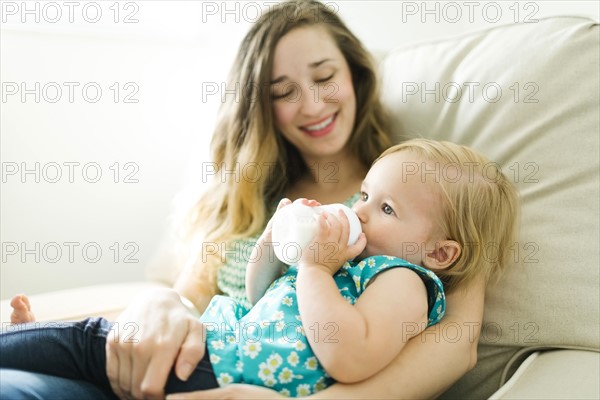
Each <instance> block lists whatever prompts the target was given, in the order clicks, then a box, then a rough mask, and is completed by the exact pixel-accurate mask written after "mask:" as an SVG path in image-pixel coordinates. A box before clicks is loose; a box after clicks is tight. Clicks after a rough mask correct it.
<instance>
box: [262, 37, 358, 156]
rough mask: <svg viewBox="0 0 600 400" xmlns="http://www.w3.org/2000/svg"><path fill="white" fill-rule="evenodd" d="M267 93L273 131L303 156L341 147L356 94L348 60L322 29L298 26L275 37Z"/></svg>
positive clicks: (349, 127) (347, 135)
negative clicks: (277, 40)
mask: <svg viewBox="0 0 600 400" xmlns="http://www.w3.org/2000/svg"><path fill="white" fill-rule="evenodd" d="M271 94H272V99H273V112H274V115H275V124H276V127H277V129H278V130H279V131H280V132H281V133H282V134H283V136H284V137H285V138H286V139H287V140H288V141H289V142H290V143H292V144H293V145H294V146H295V147H296V148H297V149H298V150H299V151H300V153H301V154H302V156H303V157H304V159H305V160H307V161H309V160H311V161H312V160H319V159H323V158H326V157H331V156H335V155H336V154H339V153H340V152H342V151H343V150H344V147H345V145H346V143H347V142H348V139H349V138H350V135H351V133H352V130H353V127H354V119H355V115H356V97H355V95H354V87H353V85H352V76H351V73H350V68H349V67H348V63H347V62H346V59H345V58H344V56H343V54H342V52H341V51H340V49H339V48H338V47H337V45H336V43H335V42H334V40H333V39H332V37H331V36H330V34H329V33H328V32H327V31H326V29H325V28H324V27H319V26H311V27H302V28H297V29H294V30H292V31H291V32H289V33H287V34H286V35H285V36H283V37H282V38H281V39H280V40H279V42H278V43H277V45H276V46H275V54H274V60H273V72H272V76H271Z"/></svg>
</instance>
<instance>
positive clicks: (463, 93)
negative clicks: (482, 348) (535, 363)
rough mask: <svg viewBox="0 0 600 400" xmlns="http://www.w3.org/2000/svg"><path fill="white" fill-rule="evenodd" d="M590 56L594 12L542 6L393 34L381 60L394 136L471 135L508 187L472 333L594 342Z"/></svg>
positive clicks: (507, 340)
mask: <svg viewBox="0 0 600 400" xmlns="http://www.w3.org/2000/svg"><path fill="white" fill-rule="evenodd" d="M598 59H599V33H598V24H597V23H596V22H594V21H592V20H589V19H586V18H579V17H553V18H547V19H541V20H539V22H537V23H530V24H511V25H505V26H498V27H495V28H492V29H488V30H485V31H480V32H475V33H469V34H465V35H461V36H458V37H454V38H449V39H443V40H438V41H432V42H425V43H420V44H416V45H409V46H404V47H401V48H398V49H395V50H393V51H391V52H390V53H389V54H387V55H386V57H385V58H384V60H383V61H382V64H381V73H382V90H383V99H384V103H385V104H386V106H387V107H388V108H389V110H390V112H391V114H392V116H393V130H392V131H393V133H394V135H396V137H395V139H396V140H397V141H400V140H401V139H403V138H409V137H429V138H434V139H438V140H449V141H452V142H456V143H461V144H465V145H468V146H472V147H473V148H475V149H478V150H479V151H481V152H482V153H483V154H485V155H486V156H487V157H488V158H489V159H490V160H492V161H495V162H498V163H499V164H500V165H502V167H503V168H502V169H503V171H504V173H505V174H506V175H507V176H508V177H509V178H510V179H511V180H512V181H513V182H514V183H515V184H516V186H517V188H518V190H519V193H520V196H521V201H522V217H521V232H520V238H519V241H518V242H517V243H515V245H514V246H513V248H512V252H513V253H512V254H513V258H514V260H513V261H514V262H513V263H512V265H510V266H509V268H508V272H507V274H506V275H504V277H503V278H502V280H501V281H500V283H499V284H498V285H496V286H493V287H490V288H489V289H488V291H487V294H486V305H485V315H484V325H483V329H482V336H481V342H482V343H487V344H497V345H516V346H544V345H548V346H580V347H589V348H596V349H597V348H598V346H599V342H600V338H599V330H598V326H600V322H599V316H600V310H599V305H600V299H599V290H598V288H599V286H600V283H599V250H598V249H599V243H600V239H599V228H598V225H599V212H598V210H599V175H598V171H599V160H600V156H599V148H600V146H599V94H598V93H599V90H598V88H599V76H598V75H599V72H598V71H599V70H600V68H599V62H598ZM489 254H493V248H491V247H490V253H489ZM465 332H466V331H465Z"/></svg>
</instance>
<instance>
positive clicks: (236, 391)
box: [167, 383, 287, 400]
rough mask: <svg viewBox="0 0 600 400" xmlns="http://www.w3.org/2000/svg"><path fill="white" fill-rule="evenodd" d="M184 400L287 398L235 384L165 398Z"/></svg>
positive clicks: (258, 388) (256, 388)
mask: <svg viewBox="0 0 600 400" xmlns="http://www.w3.org/2000/svg"><path fill="white" fill-rule="evenodd" d="M179 399H181V400H186V399H207V400H217V399H222V400H225V399H231V400H234V399H265V400H266V399H287V397H285V396H283V395H281V394H279V393H277V392H276V391H274V390H271V389H267V388H265V387H262V386H254V385H247V384H242V383H237V384H233V385H227V386H224V387H221V388H217V389H211V390H201V391H197V392H188V393H173V394H170V395H168V396H167V400H179Z"/></svg>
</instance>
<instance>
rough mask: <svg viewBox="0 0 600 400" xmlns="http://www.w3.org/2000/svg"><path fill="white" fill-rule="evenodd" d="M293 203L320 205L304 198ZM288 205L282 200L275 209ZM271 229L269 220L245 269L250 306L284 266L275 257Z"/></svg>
mask: <svg viewBox="0 0 600 400" xmlns="http://www.w3.org/2000/svg"><path fill="white" fill-rule="evenodd" d="M294 202H299V203H302V204H304V205H307V206H309V207H315V206H318V205H320V204H319V203H318V202H317V201H315V200H307V199H304V198H301V199H297V200H295V201H294ZM289 204H291V201H290V200H289V199H282V200H281V201H280V202H279V205H278V206H277V209H278V210H279V209H280V208H282V207H285V206H287V205H289ZM272 227H273V219H272V218H271V220H270V221H269V223H268V224H267V227H266V228H265V231H264V232H263V234H262V235H261V236H260V238H259V239H258V241H257V242H256V245H255V246H254V248H253V249H252V254H251V255H250V261H249V262H248V266H247V267H246V297H247V298H248V300H249V301H250V303H252V304H256V302H257V301H258V300H259V299H260V298H261V297H262V296H263V295H264V294H265V291H266V290H267V288H268V287H269V285H270V284H271V283H272V282H273V281H274V280H275V279H277V278H278V277H279V276H280V275H281V272H282V269H283V266H284V264H283V263H282V262H281V261H279V259H277V257H275V252H274V250H273V239H272V229H273V228H272Z"/></svg>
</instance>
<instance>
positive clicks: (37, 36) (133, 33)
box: [0, 1, 600, 299]
mask: <svg viewBox="0 0 600 400" xmlns="http://www.w3.org/2000/svg"><path fill="white" fill-rule="evenodd" d="M75 4H76V5H75V7H74V8H72V9H71V10H72V11H73V14H72V22H71V21H69V8H68V6H66V5H65V3H64V2H62V1H60V2H36V1H29V2H27V3H26V7H27V9H28V10H33V11H32V13H30V14H24V15H23V8H22V2H21V1H2V2H0V6H1V9H2V26H1V31H0V33H1V38H0V59H1V61H0V80H1V82H2V99H1V102H0V107H1V118H0V119H1V122H0V132H1V158H2V159H1V162H2V174H3V175H2V196H1V229H0V234H1V242H2V266H1V271H0V272H1V287H0V290H1V297H2V298H3V299H4V298H8V297H11V296H12V295H14V294H15V293H18V292H26V293H30V294H34V293H38V292H43V291H47V290H56V289H62V288H69V287H75V286H81V285H89V284H95V283H105V282H113V281H129V280H138V279H142V277H143V269H144V266H145V265H146V264H147V263H148V262H149V261H150V260H151V259H152V257H153V255H154V253H155V250H156V248H157V247H158V245H159V243H160V241H161V238H162V235H163V233H164V231H165V229H166V227H167V218H168V216H169V214H170V212H171V208H172V207H171V203H172V200H173V198H174V196H175V194H176V193H177V192H178V191H180V190H181V189H182V188H183V187H184V185H185V184H186V183H189V182H190V181H191V180H193V179H195V182H196V183H197V184H201V182H199V179H200V177H201V175H200V174H198V173H194V172H190V171H199V169H200V167H201V165H202V162H203V161H207V158H206V157H207V146H208V141H209V140H210V135H211V130H212V126H213V124H214V120H215V115H216V112H217V109H218V106H219V104H220V97H219V95H209V94H207V93H206V90H205V89H206V88H207V87H211V88H212V87H215V86H214V85H216V87H218V86H219V85H220V84H221V83H223V82H224V81H225V79H226V74H227V71H228V69H229V66H230V64H231V61H232V58H233V56H234V54H235V51H236V50H237V46H238V44H239V42H240V40H241V38H242V36H243V35H244V33H245V32H246V30H247V29H248V27H249V26H250V23H251V22H252V20H254V19H255V16H256V13H257V12H258V9H259V7H264V6H267V5H268V4H270V2H267V1H265V2H232V1H230V2H227V3H223V2H220V1H219V2H200V1H181V2H175V1H169V2H164V1H135V2H126V1H124V2H120V3H115V2H75ZM224 4H226V5H225V6H224ZM331 6H332V7H334V8H336V9H338V10H339V13H340V15H341V16H342V17H343V18H344V19H345V20H346V22H347V23H348V25H349V26H350V28H351V29H352V30H353V31H354V32H355V33H356V34H357V35H358V36H359V37H360V38H361V39H362V40H363V41H364V42H365V44H366V45H367V47H368V48H370V49H371V50H373V51H375V52H377V53H383V52H385V51H386V50H389V49H390V48H392V47H394V46H396V45H399V44H404V43H409V42H414V41H421V40H427V39H431V38H436V37H442V36H447V35H452V34H457V33H461V32H465V31H469V30H474V29H482V28H487V27H492V26H495V25H498V24H502V23H511V22H514V21H515V20H517V21H518V22H523V21H524V20H525V18H526V17H527V16H528V15H529V17H530V19H536V18H541V17H544V16H548V15H556V14H568V15H586V16H591V17H593V18H595V19H599V18H600V17H599V9H598V3H597V2H594V1H579V2H568V1H548V2H526V1H525V2H519V3H517V2H514V1H509V2H433V1H430V2H426V3H424V2H420V1H419V2H400V1H373V2H367V1H351V2H350V1H348V2H337V3H332V4H331ZM36 7H37V8H36ZM97 9H100V10H101V12H102V14H101V16H100V17H99V18H98V19H99V21H98V22H95V23H92V22H91V21H92V20H93V19H95V18H96V10H97ZM84 10H85V13H84V12H83V11H84ZM116 10H118V11H119V13H118V15H117V14H116ZM227 10H229V12H226V11H227ZM517 10H518V11H519V13H518V18H517V14H515V13H516V11H517ZM57 11H60V12H61V13H62V17H61V18H58V14H57ZM426 11H432V13H427V12H426ZM458 12H460V16H459V14H458ZM470 12H471V14H470ZM36 13H37V14H38V15H39V21H36V20H35V19H36ZM127 16H129V20H130V22H129V23H125V22H124V19H126V17H127ZM115 18H116V21H117V22H115ZM22 19H24V20H25V22H23V21H22ZM496 19H497V21H496ZM52 20H58V21H57V22H52ZM135 20H137V22H136V21H135ZM494 21H495V22H494ZM36 82H39V90H37V91H36V90H35V87H36V86H35V84H36ZM65 82H67V83H65ZM115 83H116V86H114V85H115ZM21 85H24V87H22V86H21ZM69 85H70V86H69ZM85 85H87V88H88V89H87V92H85V93H83V91H82V88H83V87H84V86H85ZM69 87H73V88H74V91H73V98H72V99H70V98H69ZM98 87H99V88H100V89H101V91H102V93H101V95H100V96H98V100H97V101H96V102H94V101H95V100H94V97H96V96H97V95H96V90H95V88H98ZM23 88H25V89H26V90H30V91H32V92H31V93H29V94H26V95H24V97H22V89H23ZM57 88H60V90H61V92H62V96H61V97H60V98H58V97H57V91H56V90H57ZM117 88H118V89H119V98H118V99H115V98H114V96H115V92H116V89H117ZM14 92H16V93H14ZM36 92H37V93H36ZM13 93H14V94H13ZM36 94H37V95H39V102H37V101H36ZM128 94H129V95H131V97H130V98H129V101H132V100H133V101H136V102H127V101H125V96H126V95H128ZM85 96H88V97H85ZM54 101H55V102H54ZM36 163H37V164H36ZM65 163H66V164H65ZM76 163H79V164H76ZM115 163H119V164H118V168H117V165H115ZM36 165H39V168H38V172H35V170H36ZM69 165H72V166H73V172H74V174H73V176H72V177H70V176H69V172H70V170H69ZM84 165H87V166H88V169H87V170H86V171H85V172H84V170H83V166H84ZM57 166H58V167H59V169H57ZM23 167H25V168H27V169H29V170H33V171H34V172H31V173H27V174H25V175H23V174H22V169H23ZM116 170H118V171H119V175H118V177H117V176H115V172H116ZM58 171H60V172H61V174H62V176H61V178H60V179H57V176H56V173H57V172H58ZM97 171H100V172H101V174H102V175H101V177H100V179H99V180H98V182H96V183H92V182H88V181H93V180H95V178H96V172H97ZM36 174H37V176H36ZM129 174H131V175H129ZM127 177H128V179H127ZM70 178H72V179H71V180H72V181H70ZM115 179H116V180H117V182H115ZM54 180H57V182H55V183H53V182H52V181H54ZM200 180H201V179H200ZM126 181H129V182H126ZM115 243H117V245H116V247H115ZM36 246H38V247H36ZM84 246H87V247H86V249H87V252H83V251H82V250H83V248H84ZM117 248H118V249H119V250H118V253H117ZM70 249H73V250H74V252H73V254H72V257H71V255H70V254H69V252H70ZM96 249H100V250H101V251H102V255H101V256H100V257H96ZM57 250H60V251H61V252H62V254H61V255H60V256H59V255H58V254H57ZM127 255H129V256H131V259H130V261H133V262H125V259H126V256H127ZM36 258H39V259H36ZM95 258H98V260H97V261H95V262H92V261H94V259H95Z"/></svg>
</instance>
